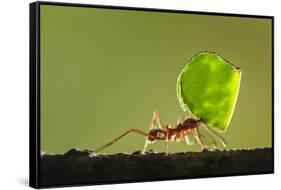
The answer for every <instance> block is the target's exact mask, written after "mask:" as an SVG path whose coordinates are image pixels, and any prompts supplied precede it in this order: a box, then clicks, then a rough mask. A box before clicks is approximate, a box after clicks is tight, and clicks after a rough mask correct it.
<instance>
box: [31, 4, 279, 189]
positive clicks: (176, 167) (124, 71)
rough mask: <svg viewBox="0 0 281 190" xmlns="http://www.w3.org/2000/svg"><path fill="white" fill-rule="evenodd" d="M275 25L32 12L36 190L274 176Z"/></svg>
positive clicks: (43, 8)
mask: <svg viewBox="0 0 281 190" xmlns="http://www.w3.org/2000/svg"><path fill="white" fill-rule="evenodd" d="M273 37H274V18H273V17H272V16H260V15H242V14H227V13H211V12H193V11H181V10H161V9H148V8H131V7H115V6H101V5H85V4H71V3H54V2H34V3H31V4H30V186H31V187H34V188H41V187H58V186H76V185H92V184H109V183H127V182H143V181H155V180H174V179H190V178H203V177H216V176H235V175H249V174H268V173H273V172H274V160H273V158H274V155H273V153H274V151H273V150H274V143H273V142H274V141H273V139H274V136H273V134H274V122H273V121H274V118H273V116H274V107H273V105H274V104H273V100H274V98H273V94H274V93H273V91H274V89H273V87H274V85H273V82H274V81H273V78H274V72H273V71H274V55H273V52H274V50H273V48H274V45H273V42H274V40H273Z"/></svg>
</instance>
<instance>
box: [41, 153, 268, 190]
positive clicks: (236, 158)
mask: <svg viewBox="0 0 281 190" xmlns="http://www.w3.org/2000/svg"><path fill="white" fill-rule="evenodd" d="M272 156H273V154H272V149H271V148H258V149H243V150H229V151H204V152H183V153H173V154H170V155H168V156H166V155H165V154H164V153H154V152H153V151H150V152H148V153H147V154H145V155H141V154H140V152H139V151H136V152H134V153H132V154H124V153H118V154H114V155H96V154H95V153H94V152H92V151H89V150H84V151H80V150H76V149H71V150H69V151H68V152H66V153H65V154H63V155H42V156H41V160H40V166H41V167H40V170H41V175H40V183H41V185H42V186H46V187H47V186H59V185H75V184H100V183H116V182H118V183H122V182H129V181H153V180H164V179H184V178H196V177H211V176H225V175H245V174H258V173H272V172H273V157H272Z"/></svg>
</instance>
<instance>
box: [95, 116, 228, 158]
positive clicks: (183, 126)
mask: <svg viewBox="0 0 281 190" xmlns="http://www.w3.org/2000/svg"><path fill="white" fill-rule="evenodd" d="M155 122H156V124H157V126H158V129H154V123H155ZM201 124H202V122H201V121H200V119H195V118H187V117H186V118H184V120H178V122H177V126H176V127H175V128H171V127H170V125H164V124H162V122H161V120H160V117H159V114H158V112H156V111H155V112H154V113H153V117H152V120H151V122H150V125H149V131H148V133H146V132H143V131H141V130H139V129H134V128H133V129H130V130H128V131H126V132H125V133H123V134H122V135H120V136H119V137H117V138H115V139H114V140H112V141H110V142H108V143H106V144H104V145H103V146H101V147H99V148H98V149H96V150H95V152H96V153H97V152H99V151H101V150H103V149H104V148H106V147H108V146H110V145H112V144H114V143H116V142H117V141H118V140H119V139H121V138H122V137H124V136H125V135H127V134H129V133H130V132H134V133H136V134H139V135H142V136H145V137H146V139H145V144H144V148H143V150H142V152H141V153H142V154H145V151H146V149H147V146H148V144H153V143H155V142H157V140H164V141H165V146H166V155H168V145H169V142H173V141H176V142H180V141H182V140H185V141H186V143H187V145H191V144H192V142H191V141H190V140H189V137H188V135H189V134H193V135H194V137H195V139H196V141H197V143H198V144H199V145H200V147H201V151H203V150H204V149H205V148H207V146H206V145H204V144H203V143H202V140H201V137H205V138H208V140H209V141H210V142H211V143H212V145H213V146H214V147H216V142H215V141H214V139H213V138H212V137H210V136H205V135H203V134H200V133H199V130H198V128H199V126H205V129H207V130H208V131H209V132H211V133H212V134H214V135H215V136H216V137H218V139H219V141H220V143H221V144H222V145H223V146H224V147H225V145H226V141H225V139H224V138H223V137H221V136H220V135H219V134H217V133H216V132H215V131H214V130H212V129H211V128H209V127H208V126H207V125H201Z"/></svg>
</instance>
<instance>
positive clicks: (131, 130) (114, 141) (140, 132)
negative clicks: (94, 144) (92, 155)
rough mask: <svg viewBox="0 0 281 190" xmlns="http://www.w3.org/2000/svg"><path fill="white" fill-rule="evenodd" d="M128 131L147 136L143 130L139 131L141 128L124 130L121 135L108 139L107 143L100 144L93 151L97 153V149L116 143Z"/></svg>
mask: <svg viewBox="0 0 281 190" xmlns="http://www.w3.org/2000/svg"><path fill="white" fill-rule="evenodd" d="M130 132H134V133H136V134H139V135H142V136H145V137H148V136H149V134H148V133H146V132H143V131H141V130H138V129H129V130H128V131H126V132H125V133H123V134H122V135H120V136H118V137H117V138H115V139H114V140H112V141H109V142H108V143H106V144H104V145H102V146H101V147H99V148H97V149H96V150H95V152H96V153H97V152H99V151H101V150H103V149H105V148H106V147H108V146H110V145H112V144H114V143H116V142H117V141H118V140H120V139H121V138H122V137H124V136H126V135H127V134H129V133H130Z"/></svg>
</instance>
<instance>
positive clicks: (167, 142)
mask: <svg viewBox="0 0 281 190" xmlns="http://www.w3.org/2000/svg"><path fill="white" fill-rule="evenodd" d="M165 146H166V155H169V150H168V148H169V139H168V138H166V139H165Z"/></svg>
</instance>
